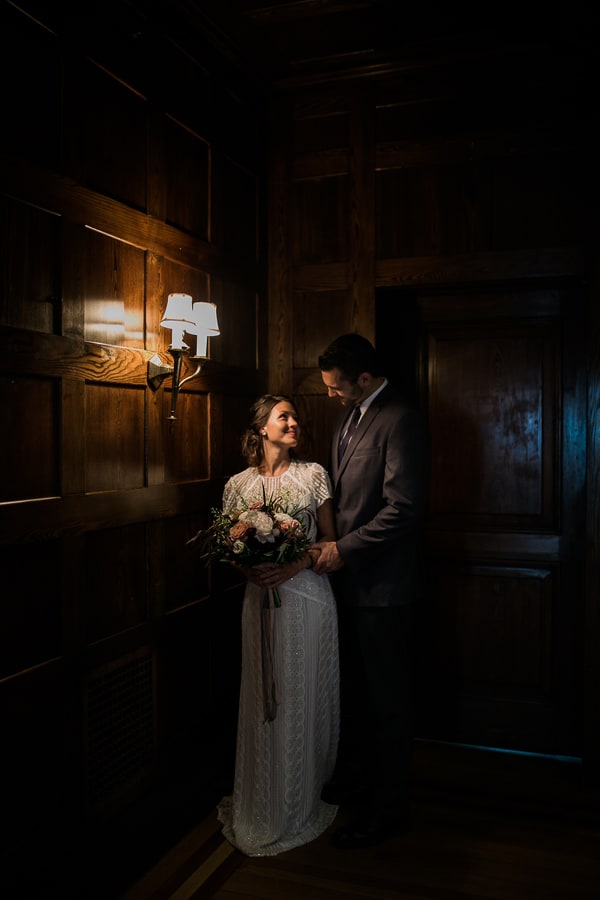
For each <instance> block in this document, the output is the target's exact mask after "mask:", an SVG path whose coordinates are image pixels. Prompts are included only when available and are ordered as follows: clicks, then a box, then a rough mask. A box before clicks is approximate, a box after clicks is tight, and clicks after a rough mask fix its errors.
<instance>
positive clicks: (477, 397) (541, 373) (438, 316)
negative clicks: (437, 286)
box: [421, 287, 583, 756]
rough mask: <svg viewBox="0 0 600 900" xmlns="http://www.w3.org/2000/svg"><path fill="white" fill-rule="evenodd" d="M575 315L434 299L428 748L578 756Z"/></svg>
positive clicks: (501, 297) (547, 308)
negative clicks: (443, 742)
mask: <svg viewBox="0 0 600 900" xmlns="http://www.w3.org/2000/svg"><path fill="white" fill-rule="evenodd" d="M455 298H456V302H457V306H456V307H455V306H454V300H455ZM480 298H481V300H482V303H481V305H479V299H480ZM570 302H572V301H569V299H568V294H567V295H564V296H561V293H560V291H557V290H556V289H554V290H550V291H549V292H544V291H538V292H534V293H532V294H531V295H530V294H529V292H528V291H526V290H523V289H518V288H516V287H513V288H512V290H511V291H509V292H508V293H505V292H496V293H494V294H492V295H486V294H485V292H484V293H483V294H480V293H479V292H478V291H477V290H473V291H470V292H468V293H467V292H456V294H453V295H449V294H445V295H441V296H439V297H435V296H434V297H432V298H427V297H424V299H423V305H422V307H421V311H422V314H423V319H422V323H423V328H424V329H425V331H426V333H427V335H428V349H427V354H426V366H427V372H428V379H427V383H428V389H427V410H428V415H429V422H430V431H431V436H432V446H433V464H432V487H431V497H430V515H429V521H430V529H431V535H432V537H433V536H435V540H434V542H433V543H432V542H429V544H428V548H429V549H428V554H429V564H430V582H429V590H428V601H427V603H426V609H425V610H423V611H422V616H423V619H422V622H421V626H422V627H423V629H424V630H423V631H422V633H421V640H422V647H423V651H424V654H425V658H426V662H425V664H424V666H423V668H422V673H421V674H422V677H423V679H424V681H423V685H424V686H426V688H425V689H426V693H425V697H424V698H423V704H422V708H423V709H426V708H427V707H430V708H434V709H435V710H436V712H435V713H434V714H433V716H431V717H430V716H428V715H427V714H425V715H424V717H423V720H422V722H421V728H422V729H423V732H422V733H423V734H425V735H429V736H434V737H437V738H440V737H441V736H442V735H446V738H447V737H448V736H450V738H451V739H452V740H455V741H458V742H461V743H468V744H478V745H485V746H501V747H507V748H510V749H513V750H514V749H516V750H526V751H530V752H538V753H548V754H552V753H554V754H564V755H573V756H580V755H581V753H582V743H581V741H582V727H581V704H580V700H579V698H580V697H581V694H582V690H583V671H582V667H581V664H577V662H576V660H578V659H580V653H579V652H578V651H577V647H578V646H579V647H580V646H581V642H582V635H583V622H582V620H581V618H580V617H579V616H578V614H577V605H576V604H573V603H572V602H571V596H572V595H571V593H570V589H571V590H572V589H573V588H575V586H576V585H577V584H579V585H580V582H578V580H577V578H575V579H573V567H574V566H576V560H577V554H576V553H574V552H573V549H572V547H573V538H575V535H576V534H578V533H579V530H580V529H581V519H580V517H575V518H574V517H572V516H570V514H569V513H568V512H566V514H563V510H565V511H566V510H568V509H569V508H570V507H571V505H572V504H573V503H575V504H576V501H575V498H576V496H577V494H578V490H579V488H578V481H579V477H580V476H578V475H577V474H576V465H575V467H574V458H575V459H576V458H577V455H578V452H579V451H578V446H577V443H573V442H572V441H570V440H569V439H568V438H567V437H566V435H565V432H564V427H563V417H564V416H570V415H572V414H574V413H575V408H577V409H578V411H579V415H581V403H580V401H576V400H574V398H573V397H572V395H571V392H565V387H566V384H565V382H564V380H563V379H564V373H565V372H566V371H571V370H572V369H573V368H575V369H577V368H579V369H580V366H581V362H580V361H579V364H578V362H577V357H576V354H577V348H576V345H575V344H572V343H571V342H570V341H569V340H567V341H565V340H564V339H563V340H562V341H561V340H559V334H560V331H561V323H562V330H563V332H564V331H565V328H564V322H563V317H564V319H565V320H566V319H568V318H569V317H570V313H569V314H567V313H566V309H568V308H569V303H570ZM469 310H470V311H469ZM468 320H471V321H472V322H474V321H475V320H476V322H477V324H470V325H469V324H467V322H468ZM566 330H567V331H568V329H566ZM455 342H456V343H455ZM455 352H456V355H455ZM570 377H572V376H570ZM561 395H562V397H563V402H562V403H561V402H560V401H559V397H560V396H561ZM567 397H570V399H569V400H567ZM573 402H575V403H576V407H571V404H572V403H573ZM460 535H462V539H461V537H459V536H460ZM575 541H576V538H575ZM569 548H571V549H569ZM524 554H526V557H525V556H524ZM491 558H494V559H495V560H496V563H495V565H494V566H490V565H489V560H490V559H491ZM525 558H527V559H528V563H527V566H526V567H524V565H523V561H524V559H525ZM486 563H487V564H486ZM548 563H551V565H548ZM567 694H568V695H569V696H570V700H569V701H567V700H566V695H567Z"/></svg>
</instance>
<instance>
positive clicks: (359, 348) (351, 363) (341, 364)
mask: <svg viewBox="0 0 600 900" xmlns="http://www.w3.org/2000/svg"><path fill="white" fill-rule="evenodd" d="M319 369H320V370H321V371H322V372H331V370H332V369H339V370H340V372H341V374H342V377H343V378H345V379H347V380H348V381H352V382H356V380H357V379H358V376H359V375H362V373H363V372H369V374H370V375H375V376H379V375H383V370H382V366H381V362H380V359H379V356H378V355H377V351H376V350H375V347H374V346H373V344H372V343H371V342H370V341H368V340H367V339H366V338H364V337H363V336H362V335H360V334H356V333H352V334H342V335H341V336H340V337H338V338H336V339H335V340H334V341H332V342H331V344H329V346H328V347H327V349H326V350H324V351H323V353H322V354H321V355H320V356H319Z"/></svg>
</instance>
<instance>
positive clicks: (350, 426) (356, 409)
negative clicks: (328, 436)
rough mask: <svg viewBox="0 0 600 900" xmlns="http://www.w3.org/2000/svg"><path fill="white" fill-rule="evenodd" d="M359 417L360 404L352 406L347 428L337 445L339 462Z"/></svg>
mask: <svg viewBox="0 0 600 900" xmlns="http://www.w3.org/2000/svg"><path fill="white" fill-rule="evenodd" d="M359 419H360V406H355V407H354V412H353V413H352V417H351V419H350V422H349V423H348V428H347V429H346V433H345V434H344V436H343V437H342V439H341V441H340V444H339V447H338V462H341V460H342V456H343V455H344V452H345V450H346V447H347V446H348V444H349V443H350V438H351V437H352V435H353V434H354V432H355V431H356V426H357V425H358V420H359Z"/></svg>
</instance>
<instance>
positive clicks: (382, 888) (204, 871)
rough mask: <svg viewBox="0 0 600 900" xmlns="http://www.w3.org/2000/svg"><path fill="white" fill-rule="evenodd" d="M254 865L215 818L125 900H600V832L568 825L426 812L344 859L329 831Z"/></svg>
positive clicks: (461, 811)
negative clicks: (407, 828)
mask: <svg viewBox="0 0 600 900" xmlns="http://www.w3.org/2000/svg"><path fill="white" fill-rule="evenodd" d="M349 814H350V811H349V810H341V811H340V813H339V814H338V819H337V821H336V823H334V825H333V826H332V828H331V829H330V830H329V831H328V832H326V833H325V834H323V835H322V836H321V837H320V838H318V839H317V840H316V841H313V842H312V843H311V844H308V845H306V846H304V847H299V848H297V849H295V850H291V851H288V852H287V853H283V854H280V855H279V856H275V857H268V858H258V859H257V858H248V857H244V856H243V855H242V854H241V853H239V852H238V851H236V850H234V849H233V848H232V847H231V845H229V844H228V843H227V842H226V841H224V840H223V838H222V837H221V835H220V831H219V825H218V823H217V820H216V817H215V816H212V815H211V816H209V817H208V818H207V819H206V820H205V821H204V822H202V823H201V824H200V825H199V826H198V828H196V829H194V830H193V831H192V832H191V833H190V834H189V835H187V836H186V838H185V839H184V840H183V841H181V842H180V843H179V844H178V845H177V846H176V847H175V848H174V849H173V850H172V851H171V852H169V853H168V854H167V855H166V856H165V857H164V858H163V859H161V860H160V861H159V862H158V863H157V865H156V866H155V867H153V868H152V869H151V870H150V871H149V872H148V873H147V874H146V875H145V876H144V877H143V878H141V879H140V880H139V881H138V882H137V883H136V884H135V885H133V886H132V887H131V888H130V889H129V890H127V891H126V892H125V893H124V894H123V897H122V900H201V898H214V900H461V898H464V900H600V828H599V827H597V826H596V825H592V824H589V823H587V822H586V823H580V824H577V823H573V822H570V821H564V820H561V818H560V817H558V818H552V817H550V818H549V817H547V816H544V817H541V818H539V817H538V818H535V817H531V816H530V815H523V814H519V815H511V814H509V813H507V812H506V811H504V812H496V813H493V812H491V811H486V810H485V809H483V808H477V807H476V808H468V807H456V806H454V807H449V806H442V805H438V804H434V803H431V802H419V803H417V804H416V806H415V810H414V825H413V828H412V830H411V832H410V833H408V834H406V835H403V836H401V837H398V838H396V839H393V840H390V841H388V842H386V843H385V844H382V845H380V846H378V847H375V848H369V849H364V850H354V851H352V852H347V851H342V850H336V849H335V848H333V847H332V846H331V845H330V843H329V838H330V835H331V831H332V830H333V828H335V827H336V826H337V825H339V824H343V823H344V822H345V821H347V820H348V818H349Z"/></svg>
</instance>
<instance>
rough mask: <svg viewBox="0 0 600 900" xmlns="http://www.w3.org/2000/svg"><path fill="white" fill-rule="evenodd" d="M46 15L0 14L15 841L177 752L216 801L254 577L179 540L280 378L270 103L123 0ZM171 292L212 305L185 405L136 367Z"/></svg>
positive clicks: (108, 809)
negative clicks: (265, 339)
mask: <svg viewBox="0 0 600 900" xmlns="http://www.w3.org/2000/svg"><path fill="white" fill-rule="evenodd" d="M37 7H38V4H35V3H27V2H24V3H22V4H18V5H16V4H12V3H5V2H3V3H2V8H1V12H0V16H1V22H0V33H1V42H2V53H1V54H0V59H1V62H0V66H1V67H2V85H3V87H2V96H3V108H4V128H3V135H4V140H3V146H2V154H1V156H0V245H1V248H2V259H1V264H0V386H1V387H2V394H3V398H4V402H3V403H2V412H1V413H0V420H1V422H2V435H3V440H2V443H1V446H0V464H1V465H0V470H1V474H0V501H1V506H0V535H1V538H0V540H1V544H0V558H1V560H2V566H3V569H4V572H5V577H4V579H3V584H4V587H3V590H2V597H1V602H0V621H1V627H0V708H1V710H2V733H3V741H2V744H3V775H2V797H3V810H4V814H3V820H4V822H5V824H6V825H7V827H8V828H9V829H10V835H9V837H8V839H9V840H10V839H12V837H14V838H15V839H16V837H17V836H18V835H19V834H20V833H23V829H24V828H25V827H26V828H28V829H29V828H31V825H32V821H33V823H34V826H35V827H39V828H40V829H41V830H43V829H44V828H45V827H46V826H47V824H48V821H49V822H50V827H51V826H52V823H53V822H54V819H55V816H56V811H57V810H58V809H63V810H64V812H65V813H66V814H67V816H68V822H69V824H70V825H72V826H73V828H74V829H75V830H77V827H78V823H80V822H84V821H88V820H90V819H92V820H93V819H96V818H98V817H102V816H103V815H105V814H109V813H112V812H114V811H115V810H118V809H119V808H122V807H123V805H124V804H125V803H126V802H127V801H128V800H129V799H130V798H132V797H134V796H136V795H137V794H139V793H140V792H141V791H143V790H144V789H146V788H147V787H148V785H151V784H152V783H153V782H156V780H157V778H163V779H164V778H165V777H166V776H167V775H168V774H169V773H170V772H171V771H174V770H175V768H177V767H182V766H184V767H185V766H186V765H187V761H189V762H190V769H189V771H191V772H192V775H191V776H190V777H192V778H194V779H196V780H197V781H199V782H202V781H203V782H204V790H205V796H204V799H203V800H201V801H200V802H212V800H213V797H212V792H213V791H214V790H215V789H216V788H215V768H220V767H221V766H222V765H223V759H225V758H228V755H230V754H231V753H232V752H233V740H232V733H233V730H234V727H235V717H236V703H237V672H238V666H239V660H238V656H239V653H238V628H239V602H238V601H239V597H240V585H239V583H238V581H237V580H236V579H233V578H231V577H230V576H229V575H224V574H223V573H215V575H214V577H213V578H212V580H211V577H210V574H209V572H208V571H207V570H206V569H205V568H204V566H203V565H201V564H200V563H199V562H198V560H197V559H196V558H195V557H194V556H193V555H192V554H191V553H190V551H189V549H188V548H186V541H187V540H189V538H190V537H192V536H193V534H194V533H195V532H196V530H197V529H198V528H199V527H200V526H202V525H204V524H205V523H206V520H207V516H208V510H209V508H210V506H211V505H213V504H217V503H218V502H220V498H221V493H222V487H223V483H224V479H225V477H226V476H227V475H228V474H231V473H232V472H233V471H237V470H238V469H239V468H240V465H241V458H240V454H239V437H240V434H241V431H242V428H243V426H244V424H245V417H246V412H247V409H248V407H249V405H250V402H251V400H253V399H254V396H255V395H256V393H257V392H258V391H259V385H261V382H262V383H264V382H265V379H264V378H262V379H261V376H260V374H259V369H260V354H263V355H264V352H265V348H264V346H262V345H261V342H260V341H259V334H258V330H259V324H260V322H261V317H262V319H263V320H264V317H265V314H266V313H265V311H264V309H263V310H262V311H261V300H262V298H263V296H264V283H265V278H264V262H262V257H263V256H264V246H263V237H262V235H264V231H265V225H264V223H261V221H260V217H261V216H262V215H263V214H264V201H263V194H264V190H265V183H264V177H263V175H262V174H261V173H262V171H263V168H264V158H265V147H264V146H263V144H262V143H261V140H262V139H261V137H260V136H261V135H262V134H263V133H264V128H263V127H262V126H261V122H262V121H263V118H264V114H263V111H262V108H261V102H260V100H259V99H257V98H256V97H254V96H252V93H251V91H250V89H249V88H248V90H246V88H247V86H245V85H244V84H243V83H242V81H241V79H240V78H239V76H237V75H236V73H235V71H234V70H233V69H232V70H231V71H229V70H228V69H227V66H226V64H225V63H224V62H223V61H220V60H219V59H218V56H217V55H216V54H215V53H214V52H213V51H212V49H211V48H210V47H206V48H204V47H198V54H199V56H201V57H202V61H203V65H202V67H201V66H200V65H199V63H198V62H197V61H194V60H192V59H190V58H189V54H186V53H184V52H183V50H181V49H180V48H179V47H178V45H177V43H176V42H175V41H174V40H173V39H172V37H171V36H170V35H169V34H167V33H166V32H163V31H162V30H161V27H160V23H158V22H156V23H154V24H153V23H152V18H151V16H150V17H148V16H145V15H142V14H141V13H140V12H134V11H133V9H132V7H131V5H130V4H127V3H118V2H117V3H114V4H105V5H95V6H93V8H90V9H86V11H85V14H83V15H81V16H79V14H78V12H77V11H72V10H70V9H69V8H68V4H51V5H50V7H49V8H44V9H43V10H38V9H37ZM211 65H212V66H213V67H212V68H211ZM261 266H262V269H261ZM171 292H187V293H189V294H191V295H192V296H193V298H194V300H212V301H214V302H215V303H216V304H217V310H218V317H219V324H220V328H221V334H220V335H219V336H218V337H215V338H213V339H211V341H210V346H209V354H210V359H209V360H208V361H207V362H206V363H205V365H204V367H203V370H202V373H201V376H200V378H198V379H197V380H195V381H193V382H191V383H189V384H187V385H185V386H184V388H183V389H182V391H181V393H180V395H179V398H178V403H177V418H176V421H175V422H170V421H168V420H167V416H168V413H169V408H170V399H171V391H170V381H168V380H167V381H166V382H165V383H164V385H163V386H162V387H161V388H160V389H158V390H156V391H154V390H152V389H151V388H150V387H149V384H148V381H147V363H148V360H149V359H150V357H151V356H153V355H154V354H155V353H158V354H159V355H160V357H161V359H162V361H163V362H164V363H167V364H168V363H169V362H170V358H169V355H168V353H167V347H168V343H169V338H170V332H168V331H165V330H164V329H161V328H160V325H159V322H160V319H161V316H162V313H163V312H164V309H165V304H166V300H167V295H168V294H169V293H171ZM193 341H194V338H193V337H191V338H190V339H189V342H190V344H192V345H193ZM191 350H192V351H193V350H194V347H193V346H192V348H191ZM191 371H193V368H192V365H191V363H189V362H188V363H184V373H183V374H184V375H187V374H188V373H189V372H191ZM224 596H226V597H227V605H226V607H225V611H224V610H223V608H222V607H223V606H224V601H223V597H224ZM223 672H225V674H223ZM174 760H175V763H174ZM192 761H193V764H192ZM201 796H202V795H201ZM202 811H203V810H200V813H199V814H201V813H202ZM11 836H12V837H11Z"/></svg>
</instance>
